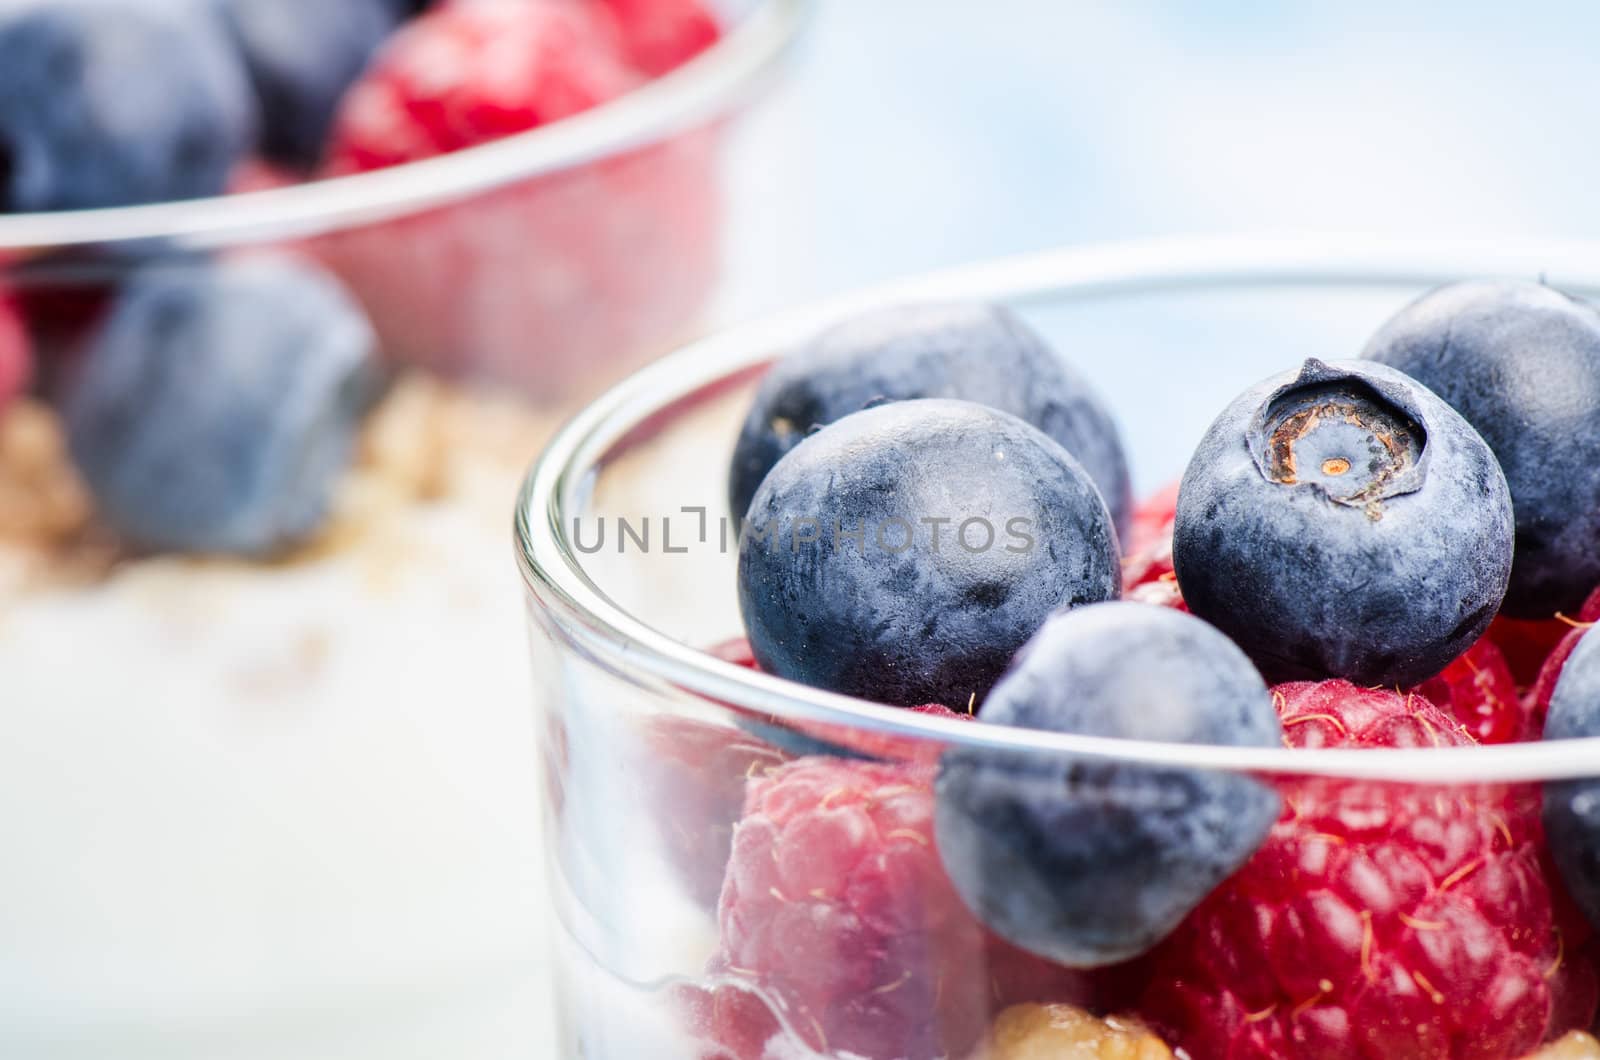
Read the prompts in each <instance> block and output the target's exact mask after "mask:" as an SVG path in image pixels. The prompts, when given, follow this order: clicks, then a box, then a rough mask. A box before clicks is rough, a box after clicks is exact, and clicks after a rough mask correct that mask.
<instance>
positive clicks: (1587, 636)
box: [1544, 629, 1600, 926]
mask: <svg viewBox="0 0 1600 1060" xmlns="http://www.w3.org/2000/svg"><path fill="white" fill-rule="evenodd" d="M1586 736H1600V634H1597V633H1596V632H1595V630H1594V629H1590V630H1588V631H1587V632H1585V633H1584V635H1583V637H1582V638H1581V639H1580V640H1579V641H1578V644H1577V647H1575V648H1573V649H1572V654H1571V655H1569V656H1568V657H1567V661H1566V664H1565V665H1564V666H1563V667H1562V668H1561V677H1560V679H1559V680H1558V681H1557V682H1556V687H1555V691H1554V693H1552V695H1551V697H1550V713H1549V715H1548V716H1547V717H1546V719H1545V726H1544V738H1545V739H1546V740H1571V739H1578V738H1581V737H1586ZM1595 768H1596V772H1597V773H1600V763H1596V767H1595ZM1544 827H1545V833H1546V836H1547V837H1548V840H1549V843H1550V854H1551V857H1552V858H1554V860H1555V863H1556V867H1557V868H1559V869H1560V870H1561V876H1562V878H1563V879H1564V880H1566V883H1567V890H1568V891H1569V892H1571V894H1572V897H1573V899H1574V900H1575V901H1576V902H1577V903H1578V907H1579V908H1580V909H1582V910H1583V912H1584V915H1586V916H1587V917H1588V918H1589V921H1590V923H1592V924H1595V925H1597V926H1600V776H1596V777H1590V778H1587V779H1584V780H1568V781H1561V782H1559V783H1552V784H1547V785H1545V793H1544Z"/></svg>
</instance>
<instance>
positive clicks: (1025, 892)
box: [934, 603, 1282, 967]
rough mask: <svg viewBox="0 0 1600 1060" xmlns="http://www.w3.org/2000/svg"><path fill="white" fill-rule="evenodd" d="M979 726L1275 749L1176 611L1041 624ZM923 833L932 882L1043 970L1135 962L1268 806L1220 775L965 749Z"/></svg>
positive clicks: (947, 760)
mask: <svg viewBox="0 0 1600 1060" xmlns="http://www.w3.org/2000/svg"><path fill="white" fill-rule="evenodd" d="M978 717H979V720H980V721H982V722H986V723H989V724H995V725H1011V726H1016V727H1018V728H1028V729H1042V730H1045V731H1049V732H1065V733H1077V734H1079V735H1086V736H1105V737H1116V738H1124V739H1136V740H1156V741H1162V742H1167V743H1201V744H1226V745H1230V746H1239V747H1275V746H1280V745H1281V741H1282V728H1281V726H1280V725H1279V722H1278V715H1277V711H1276V710H1275V709H1274V708H1273V704H1272V695H1271V693H1270V692H1269V691H1268V690H1267V686H1266V685H1265V684H1264V683H1263V682H1262V680H1261V677H1260V675H1258V674H1257V673H1256V671H1255V668H1254V667H1253V666H1251V664H1250V660H1249V659H1247V658H1245V656H1244V654H1243V653H1242V652H1240V651H1239V649H1238V648H1237V647H1235V646H1234V645H1233V644H1232V643H1230V642H1229V640H1228V638H1226V637H1224V636H1223V635H1222V634H1221V633H1218V632H1217V631H1216V630H1215V629H1213V628H1212V627H1210V626H1208V625H1207V624H1206V623H1204V622H1202V621H1200V620H1199V619H1197V618H1194V617H1192V616H1190V615H1186V614H1183V613H1182V612H1180V611H1174V610H1172V609H1170V608H1164V607H1153V606H1150V605H1148V604H1136V603H1108V604H1097V605H1095V606H1092V607H1083V608H1079V609H1078V610H1076V611H1072V612H1069V613H1066V614H1061V615H1056V616H1054V617H1052V618H1051V619H1050V620H1049V621H1048V622H1047V623H1045V625H1044V628H1042V629H1041V630H1039V632H1038V634H1037V635H1035V636H1034V638H1033V639H1032V640H1031V641H1029V642H1028V644H1027V646H1026V647H1024V648H1023V649H1022V651H1021V652H1020V653H1019V654H1018V655H1017V658H1016V662H1015V663H1014V664H1013V666H1012V668H1011V670H1010V671H1009V672H1008V673H1007V674H1006V675H1005V676H1004V677H1003V678H1002V679H1001V680H1000V683H999V684H997V685H996V686H995V688H994V691H993V692H991V693H990V694H989V697H988V698H987V699H985V700H984V702H983V709H982V710H981V711H980V713H979V715H978ZM935 791H936V800H937V801H936V803H935V810H934V822H935V828H936V837H937V840H938V847H939V852H940V855H941V857H942V858H943V859H944V864H945V869H946V871H947V872H948V873H949V876H950V879H951V880H952V881H953V882H954V883H955V886H956V889H957V890H958V891H959V892H960V894H961V896H962V898H963V900H964V901H965V902H966V903H967V905H968V906H969V907H971V909H972V910H973V912H974V913H976V914H977V915H978V916H979V918H981V919H982V920H983V921H984V923H986V924H988V925H989V927H990V928H992V929H993V930H994V931H995V932H997V933H998V934H1000V935H1001V936H1002V937H1004V938H1006V939H1008V940H1009V941H1011V942H1013V943H1015V944H1017V945H1018V946H1021V947H1023V948H1024V949H1028V950H1032V951H1033V952H1035V953H1037V954H1040V955H1041V956H1044V957H1048V958H1050V959H1051V960H1054V961H1057V962H1059V963H1061V964H1066V965H1069V966H1075V967H1092V966H1097V965H1103V964H1110V963H1113V962H1116V961H1121V960H1126V959H1128V958H1130V957H1134V956H1137V955H1138V954H1140V953H1143V952H1144V951H1145V950H1147V949H1149V948H1150V947H1151V946H1153V945H1155V943H1157V942H1159V941H1160V940H1161V939H1162V938H1163V937H1164V936H1166V935H1167V934H1168V933H1169V932H1170V931H1171V930H1172V929H1173V928H1174V927H1176V926H1177V925H1178V922H1179V921H1180V920H1182V919H1183V917H1184V916H1185V915H1187V914H1188V912H1189V911H1190V910H1191V909H1193V908H1194V907H1195V906H1196V905H1198V904H1199V903H1200V901H1201V899H1203V898H1205V896H1206V895H1207V894H1209V893H1210V892H1211V891H1212V889H1214V888H1215V887H1216V886H1217V885H1218V884H1219V883H1221V882H1222V881H1223V880H1225V879H1226V878H1227V877H1228V876H1229V875H1231V874H1232V873H1233V872H1234V870H1235V869H1237V868H1238V867H1239V866H1240V865H1242V864H1243V863H1244V861H1245V860H1246V859H1247V858H1248V857H1249V856H1250V855H1251V853H1253V852H1254V851H1255V849H1256V848H1257V847H1258V846H1260V845H1261V842H1262V840H1263V839H1265V838H1266V835H1267V832H1268V830H1269V829H1270V828H1271V827H1272V824H1273V822H1274V821H1275V820H1277V817H1278V812H1279V801H1278V796H1277V794H1276V793H1275V792H1274V791H1273V790H1272V789H1271V788H1269V787H1267V786H1266V785H1264V784H1262V783H1261V782H1259V781H1257V780H1254V779H1251V778H1248V777H1244V776H1238V775H1234V774H1227V773H1211V772H1200V771H1195V770H1184V769H1160V768H1155V767H1150V766H1139V765H1133V764H1130V763H1127V762H1117V761H1110V760H1105V759H1090V758H1084V757H1081V756H1075V755H1060V754H1045V753H1040V752H1021V751H1018V752H997V751H993V750H980V749H977V748H958V749H952V750H949V751H946V752H945V754H944V756H943V758H942V760H941V762H940V765H939V776H938V781H937V783H936V787H935Z"/></svg>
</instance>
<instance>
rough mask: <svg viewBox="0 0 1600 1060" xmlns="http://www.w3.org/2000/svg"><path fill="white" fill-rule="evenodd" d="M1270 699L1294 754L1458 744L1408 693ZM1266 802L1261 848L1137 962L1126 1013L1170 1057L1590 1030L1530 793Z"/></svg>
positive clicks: (1434, 1048)
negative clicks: (1168, 1047) (1131, 1007)
mask: <svg viewBox="0 0 1600 1060" xmlns="http://www.w3.org/2000/svg"><path fill="white" fill-rule="evenodd" d="M1274 698H1275V699H1277V701H1278V704H1279V712H1280V714H1281V715H1282V717H1283V721H1284V728H1285V742H1286V743H1288V744H1289V745H1290V746H1293V747H1350V748H1360V747H1428V746H1434V745H1440V746H1461V745H1467V744H1471V743H1472V742H1473V741H1472V738H1471V737H1470V736H1469V735H1468V734H1467V733H1466V732H1465V731H1464V730H1463V729H1461V728H1460V727H1459V726H1458V725H1457V724H1456V722H1455V721H1454V720H1453V719H1451V718H1450V717H1449V716H1448V715H1446V714H1445V713H1444V712H1442V711H1440V710H1439V709H1438V708H1436V707H1435V706H1433V704H1431V703H1429V702H1428V701H1427V700H1426V699H1424V698H1422V697H1420V696H1417V695H1414V694H1412V695H1402V694H1400V693H1396V692H1391V691H1383V690H1364V689H1359V688H1356V687H1355V686H1354V685H1351V684H1349V683H1348V682H1344V681H1324V682H1320V683H1295V684H1286V685H1281V686H1279V687H1278V689H1277V690H1276V692H1275V696H1274ZM1283 794H1284V805H1285V810H1284V815H1283V817H1282V818H1281V819H1280V820H1279V822H1278V823H1277V824H1276V825H1275V826H1274V828H1273V831H1272V833H1271V835H1270V836H1269V837H1268V839H1267V842H1266V843H1265V844H1264V845H1263V846H1262V848H1261V850H1260V851H1258V853H1257V854H1256V856H1255V857H1254V858H1253V859H1252V860H1251V861H1250V862H1249V863H1247V864H1246V865H1245V867H1244V868H1243V869H1241V870H1240V872H1239V873H1238V874H1237V875H1235V876H1234V877H1233V878H1232V879H1231V880H1230V881H1229V882H1228V883H1227V884H1225V885H1224V886H1223V887H1222V888H1220V889H1219V890H1218V891H1216V892H1215V893H1214V894H1213V895H1212V896H1211V897H1210V898H1208V899H1207V900H1206V902H1205V904H1203V905H1202V906H1201V907H1200V908H1199V909H1197V910H1196V911H1195V913H1194V914H1193V915H1191V916H1190V917H1189V919H1188V920H1187V921H1185V923H1184V924H1183V925H1182V926H1180V928H1179V929H1178V931H1177V932H1176V933H1175V934H1174V935H1173V936H1172V937H1171V938H1170V939H1169V940H1168V941H1167V942H1165V943H1163V944H1162V946H1160V947H1158V949H1157V950H1156V951H1155V952H1154V953H1153V954H1152V955H1151V956H1150V957H1149V958H1148V964H1147V966H1146V967H1147V968H1149V969H1150V974H1151V978H1150V981H1149V982H1148V984H1147V986H1146V989H1145V991H1144V1005H1143V1007H1142V1012H1143V1014H1144V1015H1145V1016H1146V1017H1147V1018H1149V1019H1151V1020H1152V1022H1154V1024H1155V1025H1156V1026H1157V1027H1159V1028H1161V1029H1162V1030H1164V1031H1166V1032H1167V1033H1168V1034H1169V1035H1170V1037H1169V1039H1168V1040H1169V1041H1172V1042H1173V1043H1174V1044H1176V1045H1182V1046H1183V1047H1184V1048H1185V1049H1186V1050H1187V1051H1188V1052H1189V1053H1190V1055H1192V1056H1193V1057H1194V1058H1195V1060H1213V1058H1220V1057H1229V1058H1236V1057H1263V1058H1264V1057H1280V1056H1316V1057H1326V1058H1338V1057H1350V1058H1357V1057H1360V1058H1379V1057H1393V1056H1406V1057H1414V1058H1417V1060H1431V1058H1441V1060H1442V1058H1466V1057H1472V1058H1474V1060H1501V1058H1511V1057H1520V1056H1522V1055H1524V1054H1525V1053H1527V1052H1529V1051H1531V1050H1532V1049H1533V1048H1534V1047H1535V1046H1537V1045H1538V1044H1539V1043H1540V1042H1541V1041H1544V1040H1545V1039H1546V1038H1547V1037H1548V1036H1550V1035H1552V1034H1559V1033H1561V1032H1564V1031H1566V1030H1569V1029H1571V1028H1572V1027H1573V1026H1575V1025H1577V1026H1586V1025H1587V1023H1588V1020H1589V1018H1590V1017H1591V1016H1592V1015H1593V1011H1594V982H1593V975H1592V969H1590V968H1588V967H1587V965H1586V962H1582V961H1579V960H1576V959H1575V955H1576V954H1577V951H1578V949H1579V947H1580V946H1581V944H1582V941H1583V940H1582V938H1581V937H1572V934H1571V933H1574V932H1578V931H1579V930H1580V929H1579V928H1578V927H1577V926H1576V921H1575V920H1574V919H1573V918H1571V917H1570V916H1569V915H1568V914H1567V913H1566V911H1565V910H1564V909H1563V908H1562V903H1563V901H1564V899H1563V898H1561V897H1560V896H1558V895H1553V894H1552V892H1551V888H1550V887H1549V885H1548V884H1547V883H1546V882H1545V876H1544V875H1543V873H1542V870H1541V855H1542V851H1541V846H1542V838H1541V833H1540V830H1539V821H1538V801H1539V799H1538V792H1537V791H1536V790H1534V789H1532V788H1530V787H1526V786H1524V787H1514V788H1509V789H1508V788H1505V787H1494V788H1490V787H1483V788H1472V789H1460V788H1448V789H1432V790H1430V789H1424V788H1422V787H1420V786H1417V785H1414V784H1411V785H1394V786H1388V785H1380V784H1375V783H1360V782H1353V781H1345V780H1319V779H1309V780H1305V781H1300V782H1296V783H1293V784H1286V785H1285V787H1284V792H1283ZM1564 934H1566V935H1567V936H1568V937H1567V938H1565V940H1564V939H1563V935H1564Z"/></svg>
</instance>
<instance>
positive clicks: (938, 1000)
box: [712, 758, 1085, 1060]
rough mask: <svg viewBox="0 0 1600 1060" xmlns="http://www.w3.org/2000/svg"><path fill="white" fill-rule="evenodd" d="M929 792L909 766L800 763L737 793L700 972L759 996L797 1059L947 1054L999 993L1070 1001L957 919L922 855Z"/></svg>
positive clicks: (1061, 985) (979, 1028)
mask: <svg viewBox="0 0 1600 1060" xmlns="http://www.w3.org/2000/svg"><path fill="white" fill-rule="evenodd" d="M931 783H932V770H931V769H930V768H928V767H926V766H922V765H915V764H913V765H884V764H879V763H874V762H861V761H852V760H842V759H831V758H809V759H800V760H798V761H795V762H791V763H789V764H788V765H785V766H780V767H779V768H777V769H774V770H772V771H770V772H768V773H766V774H765V775H763V776H760V777H757V778H755V779H753V780H752V782H751V784H750V786H749V790H748V795H747V798H746V801H745V815H744V818H743V819H742V820H741V821H740V822H739V825H738V827H737V828H736V829H735V830H734V838H733V857H732V859H731V861H730V862H729V866H728V875H727V879H726V881H725V882H724V884H723V890H722V900H721V903H720V907H719V916H718V919H719V923H720V926H721V929H722V937H721V946H720V948H719V950H718V953H717V956H716V957H715V958H714V960H713V963H712V970H713V971H714V972H720V973H724V974H725V975H727V976H729V977H732V978H733V979H735V980H738V981H742V982H744V983H747V984H748V985H750V986H751V987H753V988H755V989H757V990H759V991H761V992H762V993H763V994H764V995H765V996H766V997H767V998H769V999H770V1000H771V1001H772V1002H773V1004H774V1005H775V1007H777V1008H778V1010H779V1011H780V1013H781V1014H782V1016H783V1018H784V1020H785V1021H786V1022H787V1023H788V1025H789V1026H790V1027H791V1028H792V1030H793V1033H794V1034H795V1035H796V1036H798V1037H799V1038H801V1039H803V1041H804V1043H805V1045H806V1046H807V1047H809V1048H812V1049H816V1050H820V1051H823V1052H830V1051H831V1052H836V1053H839V1054H855V1055H859V1056H863V1057H869V1058H880V1060H890V1058H897V1060H899V1058H909V1060H918V1058H928V1060H931V1058H934V1057H945V1056H954V1055H960V1054H962V1053H963V1052H964V1051H965V1050H966V1049H967V1048H969V1047H970V1046H971V1045H972V1044H973V1043H974V1042H975V1041H976V1040H977V1039H978V1037H979V1036H980V1035H981V1034H982V1033H983V1032H984V1029H985V1025H986V1023H987V1016H988V1013H989V1011H990V1009H991V1006H992V1005H995V1004H997V1003H999V1004H1004V1003H1005V1002H1006V1000H1008V997H1007V995H1008V994H1010V993H1011V992H1012V991H1014V990H1017V989H1024V988H1025V989H1026V990H1027V991H1029V992H1031V993H1040V992H1048V993H1051V994H1053V995H1054V996H1053V997H1052V998H1051V1000H1057V1001H1071V1000H1076V999H1077V995H1080V994H1081V993H1082V992H1083V989H1084V985H1085V984H1084V982H1083V981H1082V980H1081V979H1080V978H1079V976H1078V975H1076V974H1075V973H1072V972H1069V971H1067V970H1065V969H1060V968H1056V967H1054V966H1052V965H1048V964H1045V963H1044V962H1041V961H1039V960H1038V959H1037V958H1032V957H1029V956H1027V955H1024V954H1021V953H1020V952H1018V951H1016V950H1013V949H1011V948H1010V947H1006V946H1003V945H1000V944H998V943H996V942H994V941H992V940H991V939H990V938H989V937H988V935H987V933H986V932H985V931H984V929H983V927H982V926H981V925H980V924H979V923H978V922H977V921H976V920H975V919H974V918H973V917H972V915H971V914H970V913H969V912H968V911H967V909H966V907H965V906H964V905H962V903H961V900H960V899H959V898H958V897H957V895H956V893H955V890H954V888H953V887H952V886H951V884H950V881H949V880H948V878H946V876H945V875H944V872H943V870H942V868H941V865H940V861H939V856H938V852H937V850H935V848H934V843H933V793H932V790H931ZM985 968H987V970H988V972H989V973H990V974H989V975H984V974H983V971H984V969H985ZM997 995H998V997H997ZM747 1024H748V1021H746V1024H745V1025H747ZM736 1055H739V1056H741V1057H743V1056H748V1055H752V1054H749V1053H737V1054H736ZM754 1055H759V1054H754Z"/></svg>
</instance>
